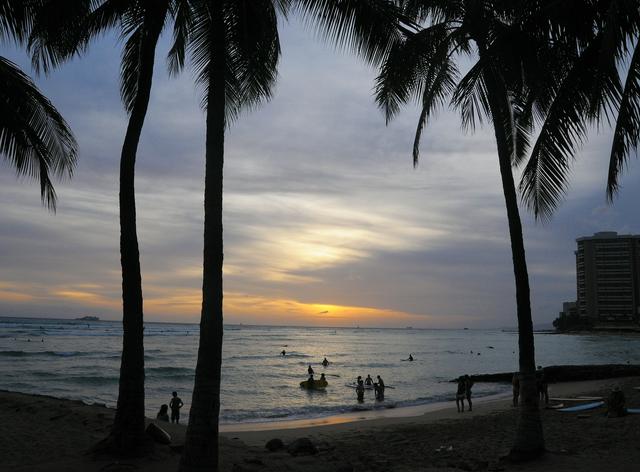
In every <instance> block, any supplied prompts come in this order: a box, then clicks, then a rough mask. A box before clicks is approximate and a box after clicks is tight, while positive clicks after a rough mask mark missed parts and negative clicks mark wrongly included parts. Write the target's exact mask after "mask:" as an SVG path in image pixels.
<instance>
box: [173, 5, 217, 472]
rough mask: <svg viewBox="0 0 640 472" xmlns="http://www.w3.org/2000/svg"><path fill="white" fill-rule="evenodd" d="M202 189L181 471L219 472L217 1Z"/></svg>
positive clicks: (212, 9) (212, 14)
mask: <svg viewBox="0 0 640 472" xmlns="http://www.w3.org/2000/svg"><path fill="white" fill-rule="evenodd" d="M211 21H212V25H211V31H210V34H211V36H212V38H211V45H212V48H211V51H210V62H209V83H208V91H207V119H206V122H207V131H206V152H205V153H206V156H205V160H206V170H205V191H204V263H203V280H202V312H201V316H200V346H199V348H198V362H197V364H196V377H195V385H194V388H193V396H192V400H191V412H190V414H189V425H188V427H187V433H186V438H185V446H184V452H183V454H182V460H181V462H180V471H181V472H194V471H204V470H206V471H217V470H218V417H219V414H220V372H221V366H222V334H223V333H222V329H223V324H222V296H223V291H222V263H223V240H222V182H223V181H222V179H223V167H224V131H225V74H224V70H225V63H224V56H225V32H224V26H225V25H224V19H223V7H222V2H220V1H215V0H214V1H212V2H211Z"/></svg>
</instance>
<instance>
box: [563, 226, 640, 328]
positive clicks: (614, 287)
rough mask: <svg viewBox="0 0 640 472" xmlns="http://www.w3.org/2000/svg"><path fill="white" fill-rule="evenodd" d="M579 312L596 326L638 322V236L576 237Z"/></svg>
mask: <svg viewBox="0 0 640 472" xmlns="http://www.w3.org/2000/svg"><path fill="white" fill-rule="evenodd" d="M576 242H577V243H578V249H577V251H576V252H575V254H576V274H577V283H578V314H579V315H580V316H581V317H588V318H589V319H590V320H591V321H592V322H593V323H594V324H595V325H604V324H610V323H625V324H628V323H638V322H639V321H640V235H629V234H618V233H615V232H601V233H596V234H594V235H593V236H587V237H583V238H578V239H576Z"/></svg>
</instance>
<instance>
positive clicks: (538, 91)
mask: <svg viewBox="0 0 640 472" xmlns="http://www.w3.org/2000/svg"><path fill="white" fill-rule="evenodd" d="M398 3H400V4H401V5H402V6H403V8H404V10H405V13H406V14H408V15H410V16H411V17H413V18H415V20H416V21H417V22H420V23H425V22H428V26H425V27H424V28H421V29H418V30H417V31H416V32H415V33H413V34H408V35H407V37H406V39H405V41H403V42H402V43H398V44H397V45H396V46H395V47H394V48H393V50H392V51H391V53H390V55H389V58H388V60H387V61H386V62H385V64H384V65H383V67H382V69H381V73H380V76H379V77H378V79H377V86H376V98H377V101H378V103H379V105H380V106H381V107H382V108H383V109H384V111H385V113H386V119H387V121H389V120H390V119H392V118H393V117H394V116H395V115H396V114H397V113H398V111H399V110H400V107H401V106H402V105H403V104H405V103H407V102H408V101H410V100H413V99H415V100H417V101H418V103H420V105H421V107H422V111H421V114H420V118H419V121H418V127H417V130H416V137H415V141H414V147H413V157H414V165H415V164H417V162H418V154H419V144H420V137H421V133H422V130H423V128H424V126H425V125H426V123H427V121H428V119H429V118H430V117H431V116H432V114H433V113H434V111H436V110H437V109H438V108H439V107H442V106H446V105H448V104H449V103H451V104H452V105H453V106H454V107H456V108H457V109H459V110H460V112H461V117H462V123H463V126H464V127H465V128H469V129H474V127H475V124H476V121H480V122H482V120H483V119H484V120H487V121H488V122H489V123H491V125H492V127H493V131H494V134H495V139H496V145H497V151H498V163H499V168H500V176H501V179H502V188H503V194H504V199H505V205H506V209H507V218H508V223H509V236H510V241H511V253H512V259H513V268H514V275H515V284H516V304H517V319H518V344H519V369H520V375H521V390H520V392H521V398H522V402H521V408H520V421H519V424H518V428H517V434H516V439H515V443H514V445H513V448H512V450H511V454H510V456H511V458H512V459H514V460H524V459H528V458H533V457H536V456H538V455H540V454H542V453H543V452H544V437H543V432H542V423H541V419H540V413H539V407H538V396H537V392H536V381H535V349H534V338H533V324H532V318H531V304H530V290H529V277H528V272H527V263H526V257H525V249H524V241H523V234H522V223H521V220H520V213H519V209H518V196H517V193H516V187H515V183H514V177H513V172H512V168H513V167H514V166H516V165H518V164H519V163H521V162H523V161H524V160H525V159H526V156H527V152H528V150H529V141H530V138H531V135H532V132H533V128H534V124H535V123H534V119H533V117H534V116H535V113H534V112H535V111H537V109H536V107H537V106H540V107H543V106H544V103H546V100H547V99H548V96H549V92H548V89H549V88H550V87H551V84H552V83H553V81H554V79H555V78H557V77H558V76H561V75H562V74H563V72H564V71H565V70H566V67H567V66H566V64H565V59H566V54H568V52H567V50H566V47H565V45H557V44H555V43H553V42H552V41H550V39H549V36H548V35H545V34H541V33H539V32H537V31H535V30H533V31H532V29H531V25H532V23H533V22H534V20H538V21H540V18H539V16H536V15H541V12H540V8H542V5H537V7H538V8H536V9H533V8H531V9H529V8H526V5H527V3H528V2H527V1H518V0H404V1H400V2H398ZM542 3H544V2H542ZM556 3H557V2H556ZM461 55H466V56H467V57H468V58H470V59H472V61H473V62H472V64H471V67H470V69H469V71H468V72H467V73H466V74H465V75H464V76H463V77H461V75H460V73H459V71H458V68H457V65H456V62H455V59H457V58H458V57H460V56H461ZM543 72H544V73H543Z"/></svg>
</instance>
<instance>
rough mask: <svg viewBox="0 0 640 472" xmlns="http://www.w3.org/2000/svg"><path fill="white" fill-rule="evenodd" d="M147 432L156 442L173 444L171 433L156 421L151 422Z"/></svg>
mask: <svg viewBox="0 0 640 472" xmlns="http://www.w3.org/2000/svg"><path fill="white" fill-rule="evenodd" d="M145 432H146V433H147V434H148V435H149V436H151V438H152V439H153V440H154V441H155V442H158V443H160V444H171V435H170V434H169V433H167V432H166V431H165V430H164V429H162V428H161V427H160V426H158V425H156V424H154V423H149V426H147V429H146V430H145Z"/></svg>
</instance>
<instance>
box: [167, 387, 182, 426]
mask: <svg viewBox="0 0 640 472" xmlns="http://www.w3.org/2000/svg"><path fill="white" fill-rule="evenodd" d="M171 395H172V396H173V398H172V399H171V401H170V402H169V408H171V422H172V423H176V424H178V423H180V408H182V406H183V405H184V403H183V402H182V400H181V399H180V397H179V396H178V392H172V393H171Z"/></svg>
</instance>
